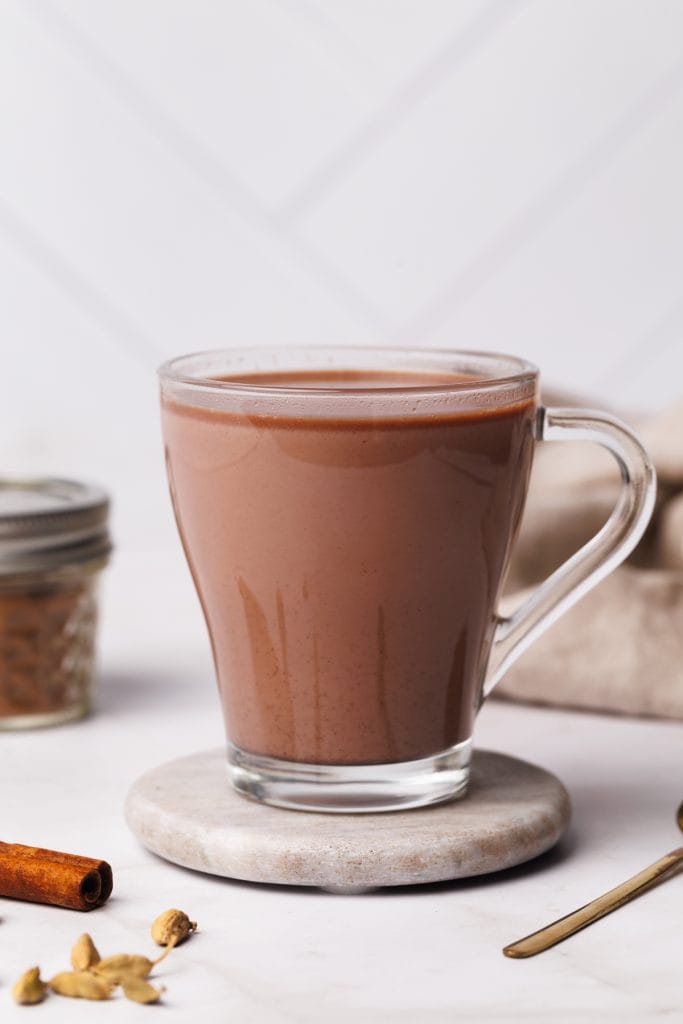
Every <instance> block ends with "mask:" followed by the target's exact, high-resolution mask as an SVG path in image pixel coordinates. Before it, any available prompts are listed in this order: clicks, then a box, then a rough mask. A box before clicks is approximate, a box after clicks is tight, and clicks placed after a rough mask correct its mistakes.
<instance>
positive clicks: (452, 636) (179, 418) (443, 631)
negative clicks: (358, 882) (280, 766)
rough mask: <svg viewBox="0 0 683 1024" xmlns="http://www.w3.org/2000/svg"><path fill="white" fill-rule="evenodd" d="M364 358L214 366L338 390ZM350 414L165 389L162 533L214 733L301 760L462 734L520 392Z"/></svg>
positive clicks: (503, 543) (494, 568) (522, 466)
mask: <svg viewBox="0 0 683 1024" xmlns="http://www.w3.org/2000/svg"><path fill="white" fill-rule="evenodd" d="M459 379H462V378H457V377H455V376H450V377H449V376H446V375H443V374H438V375H430V376H426V375H423V374H417V373H415V374H413V373H369V372H365V371H330V372H325V371H321V372H315V373H309V372H301V373H295V372H287V373H283V374H278V373H270V374H268V375H263V374H261V375H250V376H243V377H241V378H240V377H235V376H231V377H230V381H233V382H234V381H238V380H241V381H242V382H243V383H245V384H248V385H250V386H251V385H262V386H270V387H278V386H279V387H287V388H310V389H316V388H324V389H330V388H334V389H346V388H352V389H354V390H357V389H362V388H364V387H365V388H378V387H385V388H402V389H405V388H411V387H416V388H417V387H424V386H425V385H426V386H430V385H441V384H446V385H448V384H453V383H456V382H457V381H458V380H459ZM406 394H407V395H408V408H409V414H408V415H405V416H403V415H399V414H395V415H374V414H371V413H368V414H367V415H366V414H365V413H362V414H359V415H350V416H348V417H339V416H330V415H326V414H325V413H324V410H323V411H322V412H320V413H317V412H312V413H311V414H310V415H306V416H303V415H299V414H298V413H297V414H290V413H288V412H287V405H286V403H285V402H283V404H282V411H281V412H280V413H277V414H273V412H272V408H271V409H269V411H263V412H259V411H258V408H257V407H256V405H257V404H256V405H255V407H254V409H253V410H250V411H249V412H243V413H242V412H232V411H230V412H229V411H225V409H221V408H219V407H217V406H218V405H219V404H220V403H215V404H214V405H213V406H212V405H211V404H210V403H205V404H204V405H199V404H195V405H193V404H190V400H188V402H187V403H185V402H183V403H181V402H179V401H176V400H170V399H169V398H165V399H164V402H163V427H164V436H165V442H166V457H167V464H168V472H169V479H170V482H171V490H172V494H173V500H174V506H175V511H176V516H177V520H178V525H179V529H180V532H181V535H182V538H183V542H184V546H185V551H186V553H187V556H188V560H189V562H190V566H191V570H192V573H193V577H194V580H195V584H196V586H197V590H198V592H199V596H200V600H201V602H202V607H203V609H204V613H205V616H206V620H207V624H208V627H209V632H210V634H211V640H212V646H213V653H214V659H215V664H216V671H217V675H218V682H219V687H220V691H221V695H222V702H223V707H224V711H225V716H226V722H227V730H228V735H229V737H230V739H231V741H232V743H233V744H235V745H236V746H237V747H239V748H240V749H242V750H244V751H249V752H251V753H256V754H261V755H267V756H270V757H275V758H281V759H284V760H289V761H298V762H307V763H315V764H339V765H353V764H371V763H375V764H376V763H385V762H396V761H407V760H412V759H416V758H422V757H427V756H429V755H433V754H436V753H438V752H440V751H443V750H446V749H448V748H450V747H452V746H453V745H454V744H456V743H458V742H459V741H461V740H466V739H468V738H469V737H470V736H471V734H472V725H473V719H474V715H475V713H476V711H477V709H478V706H479V702H480V694H481V686H482V681H483V676H484V672H485V668H486V660H487V656H488V651H489V647H490V642H491V638H492V633H493V628H494V624H495V609H496V605H497V602H498V597H499V593H500V589H501V585H502V580H503V576H504V573H505V569H506V566H507V562H508V557H509V554H510V549H511V545H512V542H513V539H514V536H515V533H516V530H517V527H518V524H519V520H520V517H521V514H522V508H523V505H524V498H525V495H526V489H527V482H528V476H529V471H530V467H531V460H532V453H533V445H534V439H533V434H534V429H533V424H534V416H535V402H534V401H533V400H527V401H523V402H520V403H518V404H511V405H503V406H499V407H483V406H482V408H481V409H480V410H477V411H472V409H471V407H470V408H467V409H462V410H459V409H458V408H457V404H456V405H454V404H453V403H450V405H449V403H448V402H446V403H445V404H442V406H440V407H435V409H434V410H433V411H430V412H429V413H424V414H422V413H421V412H420V411H419V409H420V407H419V406H418V405H413V406H411V405H410V401H409V392H406Z"/></svg>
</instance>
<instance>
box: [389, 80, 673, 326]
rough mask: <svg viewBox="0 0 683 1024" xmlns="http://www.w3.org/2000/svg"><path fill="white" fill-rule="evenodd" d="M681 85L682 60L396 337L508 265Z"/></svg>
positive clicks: (433, 318) (438, 319)
mask: <svg viewBox="0 0 683 1024" xmlns="http://www.w3.org/2000/svg"><path fill="white" fill-rule="evenodd" d="M682 86H683V60H678V61H677V62H676V63H675V64H674V65H673V66H672V67H671V68H669V70H668V71H667V72H666V74H664V75H663V76H662V77H661V78H660V79H659V80H658V81H657V82H656V83H655V85H654V86H652V87H651V88H650V89H648V90H647V91H646V92H645V93H643V94H641V96H640V97H639V98H638V99H637V100H636V101H635V103H633V105H632V106H631V107H630V108H629V109H628V110H627V111H626V113H625V114H623V115H622V116H621V117H620V118H618V119H617V120H616V121H615V122H613V123H612V125H611V126H610V127H609V128H607V130H606V131H605V132H603V133H602V135H600V136H599V138H598V139H597V140H595V141H594V142H593V143H591V144H589V145H588V146H587V147H585V148H584V150H583V152H581V153H580V154H579V156H578V157H577V158H576V159H575V160H573V161H572V162H571V163H570V164H569V166H567V167H565V168H564V170H563V171H561V172H560V174H559V175H558V176H557V177H556V178H555V180H554V181H552V182H551V183H550V184H549V185H548V186H547V187H546V188H545V189H543V190H542V192H541V194H540V196H538V198H536V199H534V200H533V201H532V202H530V203H528V204H527V206H526V207H525V208H524V209H523V210H522V211H521V212H520V213H519V214H517V216H515V217H513V218H512V219H511V220H510V221H509V222H508V223H507V224H506V225H505V227H504V228H503V229H502V230H501V231H499V232H498V233H497V234H496V235H495V236H494V238H493V239H492V240H491V241H490V242H488V243H487V244H485V245H484V247H483V249H482V250H481V251H480V252H479V254H478V255H477V256H475V257H474V259H473V260H472V261H471V262H470V263H469V264H468V265H467V266H465V267H464V268H463V269H462V270H461V271H459V272H458V273H457V274H456V275H455V276H454V277H453V278H452V280H451V281H450V283H449V284H448V285H447V286H446V287H445V288H443V289H442V290H441V291H440V292H439V293H438V294H437V295H436V296H435V297H434V298H433V299H431V300H430V301H429V302H427V303H425V305H424V306H423V307H422V308H421V309H420V310H419V311H418V312H417V313H416V314H414V315H413V316H412V317H410V319H409V320H408V321H407V322H406V323H404V324H403V326H402V327H401V328H400V329H399V330H398V331H397V332H396V334H395V338H396V340H399V341H403V342H404V343H405V342H406V341H408V340H411V339H414V338H415V337H416V336H417V335H418V334H420V335H424V334H425V333H427V332H431V331H433V330H434V329H436V328H437V327H439V326H440V325H441V324H442V323H443V322H444V321H445V320H446V319H448V318H450V317H451V316H453V314H454V313H456V312H457V310H458V309H460V307H461V306H463V305H464V304H465V303H466V302H467V301H468V300H469V299H470V298H471V297H472V296H473V295H474V294H475V293H476V292H477V291H479V289H480V288H481V287H482V286H483V285H484V284H486V283H487V281H489V280H490V279H491V278H492V277H493V276H494V275H495V274H497V273H500V271H501V270H502V268H503V267H504V266H505V265H506V264H507V263H509V262H510V261H511V260H512V259H513V258H514V257H515V256H516V255H517V253H518V252H519V250H520V249H522V248H523V247H524V246H525V245H527V244H528V243H529V242H530V241H531V239H532V238H533V237H534V236H535V235H536V234H538V232H539V231H540V230H541V229H542V228H543V227H545V225H546V224H547V223H548V222H549V221H550V220H552V218H553V217H555V216H557V214H558V213H559V212H560V211H561V210H562V209H563V208H565V207H566V206H567V205H568V204H569V203H570V202H572V201H573V200H574V199H575V198H576V197H577V196H578V195H579V193H580V192H581V191H582V190H583V189H584V188H585V187H586V186H587V185H588V183H589V182H590V181H591V180H592V179H593V178H595V177H596V176H597V175H598V174H600V173H601V172H602V171H604V170H605V168H607V167H608V166H609V164H610V163H611V162H612V161H613V160H614V159H615V158H616V157H617V156H618V154H619V153H620V152H621V150H623V149H624V147H625V146H626V145H627V144H628V143H629V142H631V140H632V139H634V138H635V137H636V136H637V135H638V134H639V133H640V132H641V131H642V130H643V129H644V128H645V126H646V125H647V124H648V123H649V122H650V121H651V120H653V119H654V118H655V117H657V115H658V114H659V113H660V112H661V111H662V110H664V109H665V108H666V105H667V104H668V103H669V102H671V100H672V99H673V97H674V96H675V94H676V93H677V92H678V91H679V90H680V89H681V87H682Z"/></svg>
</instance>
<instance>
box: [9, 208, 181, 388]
mask: <svg viewBox="0 0 683 1024" xmlns="http://www.w3.org/2000/svg"><path fill="white" fill-rule="evenodd" d="M2 236H4V237H5V238H6V239H7V241H8V242H9V243H10V244H11V245H12V247H13V248H14V249H15V250H19V251H20V252H21V253H22V254H23V255H24V256H26V257H27V258H28V259H29V260H30V262H31V263H32V265H33V266H34V267H37V268H38V270H39V271H40V272H41V273H42V274H43V276H44V277H46V278H48V279H49V280H50V281H51V282H52V283H53V284H54V285H56V286H57V287H58V288H59V289H60V290H61V291H62V292H64V293H65V294H67V295H68V296H69V298H70V299H71V300H72V302H74V303H75V304H76V305H77V306H79V307H80V308H81V309H82V310H85V312H86V313H87V314H88V315H89V316H90V318H91V319H92V320H94V321H95V322H96V323H98V324H99V325H100V327H101V328H102V329H103V330H104V331H106V333H107V334H108V335H109V336H110V337H111V338H112V339H113V340H114V341H115V342H116V344H117V345H119V346H120V347H121V348H124V349H125V350H126V351H127V352H128V353H129V355H132V356H133V357H134V358H135V359H136V360H137V361H138V362H139V363H142V364H143V365H144V366H145V368H146V369H149V368H150V367H151V368H154V367H156V366H157V364H158V363H159V362H160V361H161V359H162V358H163V356H164V355H165V353H164V350H163V349H162V348H160V347H159V346H158V345H157V344H156V342H155V341H154V340H153V339H151V338H150V337H148V336H147V335H146V334H145V333H144V331H142V330H141V329H140V328H139V327H138V326H137V324H135V323H134V322H133V321H132V320H131V319H130V317H128V316H127V314H126V313H124V312H122V311H121V310H120V309H119V308H118V307H117V306H116V305H115V303H113V302H112V301H111V300H110V299H109V298H108V297H107V296H106V295H104V294H103V293H102V292H101V291H100V290H99V289H98V288H96V287H95V285H94V284H93V283H92V282H91V281H89V280H88V279H87V278H86V277H85V276H84V275H83V274H82V273H81V272H80V271H79V270H77V269H76V268H75V267H73V266H71V264H70V263H68V262H67V260H66V259H65V258H64V256H63V254H62V253H60V252H57V251H56V250H55V249H53V248H52V247H51V246H50V245H49V243H48V242H46V241H45V239H44V238H41V236H40V235H39V234H38V233H37V232H36V231H35V230H34V228H33V227H31V226H30V225H29V224H28V223H27V222H26V221H25V220H24V219H23V218H22V217H21V216H20V215H19V214H18V213H17V212H16V211H15V210H13V209H12V208H11V206H9V205H8V204H7V203H6V202H5V201H4V199H2V198H0V237H2Z"/></svg>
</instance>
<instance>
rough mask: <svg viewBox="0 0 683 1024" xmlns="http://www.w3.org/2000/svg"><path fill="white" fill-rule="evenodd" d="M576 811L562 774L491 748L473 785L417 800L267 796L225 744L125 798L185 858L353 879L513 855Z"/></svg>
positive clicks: (289, 879)
mask: <svg viewBox="0 0 683 1024" xmlns="http://www.w3.org/2000/svg"><path fill="white" fill-rule="evenodd" d="M569 816H570V804H569V797H568V795H567V791H566V790H565V788H564V786H563V785H562V783H561V782H560V781H559V780H558V779H557V778H556V777H555V776H554V775H551V774H550V773H549V772H547V771H544V770H543V769H542V768H538V767H536V766H535V765H532V764H529V763H528V762H526V761H520V760H517V759H516V758H513V757H508V756H507V755H504V754H496V753H492V752H491V751H486V750H479V751H476V752H475V754H474V757H473V762H472V776H471V781H470V788H469V790H468V793H467V795H466V796H465V797H463V798H462V799H460V800H456V801H454V802H452V803H445V804H439V805H436V806H432V807H426V808H423V809H419V810H410V811H395V812H392V813H382V814H350V815H349V814H319V813H308V812H302V811H290V810H282V809H280V808H277V807H270V806H267V805H265V804H259V803H256V802H254V801H251V800H248V799H246V798H245V797H242V796H240V795H239V794H238V793H236V792H235V791H234V790H233V788H232V786H231V785H230V782H229V780H228V773H227V763H226V756H225V751H224V750H223V749H220V750H210V751H204V752H201V753H197V754H192V755H190V756H189V757H183V758H180V759H178V760H176V761H170V762H168V763H167V764H164V765H161V766H159V767H158V768H154V769H152V771H150V772H148V773H147V774H146V775H143V776H142V777H141V778H140V779H138V781H137V782H136V783H135V784H134V785H133V787H132V789H131V791H130V793H129V794H128V799H127V801H126V820H127V821H128V824H129V826H130V828H131V829H132V831H133V832H134V833H135V835H136V836H137V837H138V839H140V840H141V842H142V843H143V844H144V845H145V846H146V847H147V848H148V849H149V850H152V851H153V852H154V853H156V854H159V856H161V857H164V858H165V859H166V860H169V861H173V863H175V864H180V865H181V866H182V867H186V868H194V869H195V870H197V871H205V872H208V873H210V874H214V875H220V876H222V877H227V878H237V879H242V880H244V881H250V882H268V883H272V884H278V885H309V886H318V887H320V888H324V889H340V890H347V891H349V890H354V889H369V888H377V887H381V886H391V885H419V884H424V883H427V882H441V881H445V880H447V879H455V878H469V877H472V876H474V875H484V874H489V873H490V872H492V871H500V870H502V869H504V868H510V867H514V866H515V865H517V864H522V863H524V862H525V861H528V860H531V859H532V858H533V857H537V856H539V854H541V853H544V852H545V851H546V850H549V849H550V847H552V846H554V844H555V843H556V842H557V841H558V839H559V838H560V836H561V835H562V833H563V832H564V830H565V828H566V826H567V823H568V821H569Z"/></svg>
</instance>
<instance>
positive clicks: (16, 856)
mask: <svg viewBox="0 0 683 1024" xmlns="http://www.w3.org/2000/svg"><path fill="white" fill-rule="evenodd" d="M112 885H113V880H112V871H111V867H110V866H109V864H107V862H106V861H104V860H95V859H94V858H92V857H79V856H78V855H77V854H72V853H59V852H58V851H57V850H43V849H40V847H37V846H20V845H19V844H18V843H2V842H0V896H7V897H9V898H10V899H15V900H29V901H30V902H32V903H50V904H52V905H53V906H57V907H68V908H69V909H70V910H94V909H95V907H101V906H102V904H103V903H106V901H107V900H108V899H109V897H110V895H111V890H112Z"/></svg>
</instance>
